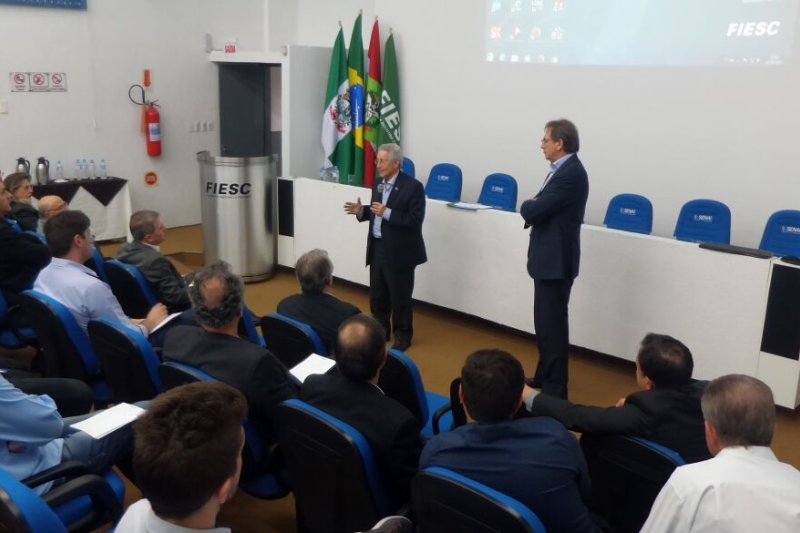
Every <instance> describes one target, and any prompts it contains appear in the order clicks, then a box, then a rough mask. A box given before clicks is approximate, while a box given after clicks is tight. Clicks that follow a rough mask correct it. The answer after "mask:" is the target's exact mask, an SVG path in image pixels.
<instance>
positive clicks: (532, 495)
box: [420, 350, 599, 533]
mask: <svg viewBox="0 0 800 533" xmlns="http://www.w3.org/2000/svg"><path fill="white" fill-rule="evenodd" d="M524 385H525V372H524V371H523V369H522V365H521V364H520V362H519V361H517V359H516V358H514V356H513V355H511V354H510V353H508V352H504V351H502V350H479V351H477V352H475V353H473V354H472V355H470V356H469V357H468V358H467V361H466V363H465V364H464V368H462V369H461V388H460V390H459V396H460V398H461V403H462V404H463V405H464V408H465V410H466V412H467V417H468V418H469V420H470V422H471V423H469V424H466V425H464V426H461V427H459V428H456V429H454V430H453V431H448V432H446V433H440V434H438V435H435V436H434V437H433V438H432V439H431V440H430V441H429V442H428V444H427V445H426V446H425V449H424V450H423V451H422V457H421V458H420V468H421V469H424V468H428V467H431V466H438V467H442V468H447V469H450V470H453V471H455V472H457V473H459V474H461V475H463V476H466V477H468V478H470V479H472V480H474V481H477V482H479V483H483V484H484V485H486V486H488V487H490V488H493V489H495V490H497V491H499V492H502V493H503V494H506V495H507V496H510V497H512V498H514V499H515V500H517V501H519V502H521V503H523V504H524V505H525V506H527V507H528V508H529V509H530V510H531V511H533V512H534V513H536V515H537V516H538V517H539V519H540V520H541V521H542V524H543V525H544V527H545V529H546V530H547V531H559V532H562V533H570V532H574V533H579V532H580V533H590V532H597V531H599V529H598V528H597V526H596V525H595V524H594V523H593V522H592V519H591V518H590V515H589V510H588V509H587V507H586V504H585V503H584V501H586V499H587V498H588V497H589V493H590V482H589V472H588V470H587V468H586V461H585V459H584V458H583V453H582V452H581V449H580V445H579V444H578V441H577V440H576V439H575V437H573V436H572V435H571V434H570V433H569V432H568V431H567V430H566V429H565V428H564V426H562V425H561V424H559V423H558V422H556V421H555V420H552V419H550V418H537V417H532V418H519V419H516V420H515V419H514V415H515V413H516V412H517V410H518V409H519V407H520V405H521V404H522V389H523V386H524Z"/></svg>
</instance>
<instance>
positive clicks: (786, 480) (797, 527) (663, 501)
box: [642, 374, 800, 533]
mask: <svg viewBox="0 0 800 533" xmlns="http://www.w3.org/2000/svg"><path fill="white" fill-rule="evenodd" d="M703 416H704V417H705V431H706V438H707V440H708V449H709V450H711V453H712V454H713V455H714V458H713V459H709V460H707V461H703V462H701V463H696V464H691V465H685V466H681V467H678V468H677V469H676V470H675V472H673V473H672V476H671V477H670V478H669V481H667V484H666V485H665V486H664V488H663V489H661V493H660V494H659V495H658V498H656V501H655V503H653V508H652V510H651V511H650V516H649V518H648V519H647V522H646V523H645V524H644V527H643V528H642V531H643V532H646V533H650V532H653V533H701V532H702V533H705V532H708V533H712V532H713V533H728V532H730V533H734V532H739V531H741V532H745V531H746V532H750V531H769V532H770V533H793V532H797V531H800V472H798V470H797V469H796V468H794V467H793V466H791V465H788V464H786V463H781V462H779V461H778V459H777V458H776V457H775V454H774V453H772V450H771V449H770V444H771V443H772V436H773V434H774V433H775V403H774V400H773V398H772V391H771V390H770V388H769V387H768V386H767V385H766V384H764V383H763V382H761V381H759V380H757V379H756V378H753V377H750V376H743V375H734V374H731V375H728V376H722V377H720V378H717V379H715V380H713V381H712V382H711V383H709V384H708V387H706V391H705V393H704V394H703Z"/></svg>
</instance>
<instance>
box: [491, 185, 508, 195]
mask: <svg viewBox="0 0 800 533" xmlns="http://www.w3.org/2000/svg"><path fill="white" fill-rule="evenodd" d="M505 191H506V190H505V188H504V187H499V186H497V185H492V192H499V193H500V194H503V193H504V192H505Z"/></svg>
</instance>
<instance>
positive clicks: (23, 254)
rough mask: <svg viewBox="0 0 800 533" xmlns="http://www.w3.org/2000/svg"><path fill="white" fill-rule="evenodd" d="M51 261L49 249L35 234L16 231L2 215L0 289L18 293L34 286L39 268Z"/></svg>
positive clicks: (0, 231) (0, 220) (0, 229)
mask: <svg viewBox="0 0 800 533" xmlns="http://www.w3.org/2000/svg"><path fill="white" fill-rule="evenodd" d="M49 263H50V250H48V249H47V245H45V244H44V243H42V242H41V241H40V240H39V239H37V238H36V237H35V236H33V235H30V234H25V233H21V234H20V233H17V232H16V230H14V229H12V228H11V226H10V225H9V224H8V222H7V221H6V219H5V218H3V217H0V290H2V291H3V294H6V295H9V294H16V293H19V292H22V291H25V290H28V289H30V288H31V287H33V281H34V280H35V279H36V276H38V275H39V271H40V270H41V269H43V268H44V267H46V266H47V265H48V264H49Z"/></svg>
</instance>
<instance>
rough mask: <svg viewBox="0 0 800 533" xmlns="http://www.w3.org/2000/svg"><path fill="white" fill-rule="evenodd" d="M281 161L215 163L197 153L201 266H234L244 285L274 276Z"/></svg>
mask: <svg viewBox="0 0 800 533" xmlns="http://www.w3.org/2000/svg"><path fill="white" fill-rule="evenodd" d="M277 160H278V156H276V155H271V156H268V157H212V156H211V154H210V152H208V151H205V152H199V153H198V154H197V161H198V162H199V163H200V195H201V198H202V201H201V203H200V208H201V221H202V224H203V262H204V264H206V265H209V264H211V263H213V262H215V261H217V260H219V259H223V260H225V261H227V262H228V263H230V264H231V267H232V268H233V271H234V272H236V273H237V274H239V275H240V276H241V277H242V279H243V280H244V281H245V282H251V281H260V280H263V279H267V278H271V277H272V276H274V275H275V271H276V265H277V263H278V177H277V170H276V168H277V166H276V164H277Z"/></svg>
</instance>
